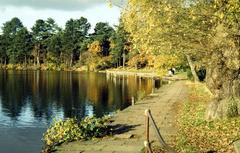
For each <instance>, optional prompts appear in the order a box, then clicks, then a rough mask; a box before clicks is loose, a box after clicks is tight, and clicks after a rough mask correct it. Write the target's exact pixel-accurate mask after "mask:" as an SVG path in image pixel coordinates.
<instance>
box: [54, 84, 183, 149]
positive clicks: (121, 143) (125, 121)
mask: <svg viewBox="0 0 240 153" xmlns="http://www.w3.org/2000/svg"><path fill="white" fill-rule="evenodd" d="M186 90H187V87H186V86H185V81H177V82H173V83H171V84H169V85H165V86H163V87H161V88H160V89H159V90H157V91H156V92H155V93H154V94H152V95H149V96H148V97H146V98H145V99H144V100H142V101H138V102H137V103H136V105H134V106H130V107H128V108H127V109H125V110H123V111H121V112H119V113H117V114H116V116H115V117H114V122H113V125H117V127H118V128H119V129H120V131H121V132H120V133H119V134H117V135H114V136H113V137H106V138H103V139H96V140H92V141H85V142H71V143H68V144H64V145H62V146H60V147H58V151H57V153H140V152H141V150H142V149H143V141H144V110H145V109H147V108H149V109H150V110H151V112H152V114H153V117H154V119H155V121H156V122H157V124H158V127H159V128H160V132H161V134H162V136H163V137H164V139H165V140H166V141H167V142H169V141H171V137H172V136H174V135H175V134H176V132H177V129H176V127H175V121H176V115H177V110H178V106H179V105H181V104H182V103H183V102H184V99H185V98H186V94H187V92H186ZM130 135H133V137H132V138H128V137H129V136H130ZM150 139H151V140H156V136H155V134H154V133H153V130H152V129H151V128H150Z"/></svg>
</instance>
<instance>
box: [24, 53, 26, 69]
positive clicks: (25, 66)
mask: <svg viewBox="0 0 240 153" xmlns="http://www.w3.org/2000/svg"><path fill="white" fill-rule="evenodd" d="M24 58H25V59H24V65H25V67H26V66H27V56H26V55H25V57H24Z"/></svg>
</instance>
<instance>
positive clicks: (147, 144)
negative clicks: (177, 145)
mask: <svg viewBox="0 0 240 153" xmlns="http://www.w3.org/2000/svg"><path fill="white" fill-rule="evenodd" d="M149 121H150V122H151V124H152V127H153V130H154V131H155V134H156V136H157V139H158V141H159V143H160V144H161V145H162V147H163V148H164V149H165V150H166V151H167V152H168V153H177V152H176V151H175V150H174V149H173V148H171V147H170V146H169V145H168V144H167V143H166V142H165V141H164V139H163V137H162V136H161V134H160V131H159V129H158V127H157V125H156V122H155V121H154V119H153V116H152V114H151V111H150V110H149V109H146V110H145V134H146V140H145V141H144V146H145V153H153V151H152V148H151V145H150V140H149V126H150V124H149Z"/></svg>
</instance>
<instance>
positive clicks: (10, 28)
mask: <svg viewBox="0 0 240 153" xmlns="http://www.w3.org/2000/svg"><path fill="white" fill-rule="evenodd" d="M90 28H91V25H90V23H89V22H88V20H87V19H86V18H84V17H81V18H80V19H70V20H68V21H67V22H66V25H65V28H60V27H59V26H58V25H57V24H56V22H55V21H54V19H52V18H48V19H47V20H42V19H39V20H37V21H36V22H35V24H34V25H33V27H32V28H31V30H28V29H27V28H26V27H25V26H24V25H23V23H22V22H21V20H20V19H18V18H17V17H15V18H12V19H11V20H10V21H7V22H6V23H4V24H3V26H2V34H1V35H0V64H1V66H2V67H7V66H6V65H22V66H35V67H40V65H45V66H46V67H48V68H52V69H54V68H59V69H68V68H72V67H81V66H86V67H87V68H88V69H90V70H96V69H105V68H110V67H118V66H123V65H125V61H126V58H127V56H126V55H127V53H128V50H129V43H128V42H127V33H126V32H125V31H124V29H123V27H122V26H121V23H120V25H119V26H116V27H115V28H113V27H111V26H109V24H108V23H104V22H99V23H97V24H96V25H95V27H94V32H93V33H89V30H90Z"/></svg>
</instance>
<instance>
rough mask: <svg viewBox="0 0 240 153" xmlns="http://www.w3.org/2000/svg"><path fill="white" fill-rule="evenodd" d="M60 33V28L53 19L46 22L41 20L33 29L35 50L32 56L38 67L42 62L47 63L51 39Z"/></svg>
mask: <svg viewBox="0 0 240 153" xmlns="http://www.w3.org/2000/svg"><path fill="white" fill-rule="evenodd" d="M59 31H60V28H59V27H58V26H57V24H56V23H55V21H54V20H53V19H52V18H48V19H47V20H46V21H44V20H42V19H39V20H37V21H36V23H35V24H34V26H33V27H32V35H33V41H34V49H33V52H32V54H33V56H34V59H35V61H36V62H37V64H38V65H39V64H40V63H41V62H44V61H45V59H46V56H47V51H48V44H49V41H50V39H51V37H52V36H53V35H55V34H56V33H58V32H59ZM34 63H35V62H34Z"/></svg>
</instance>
